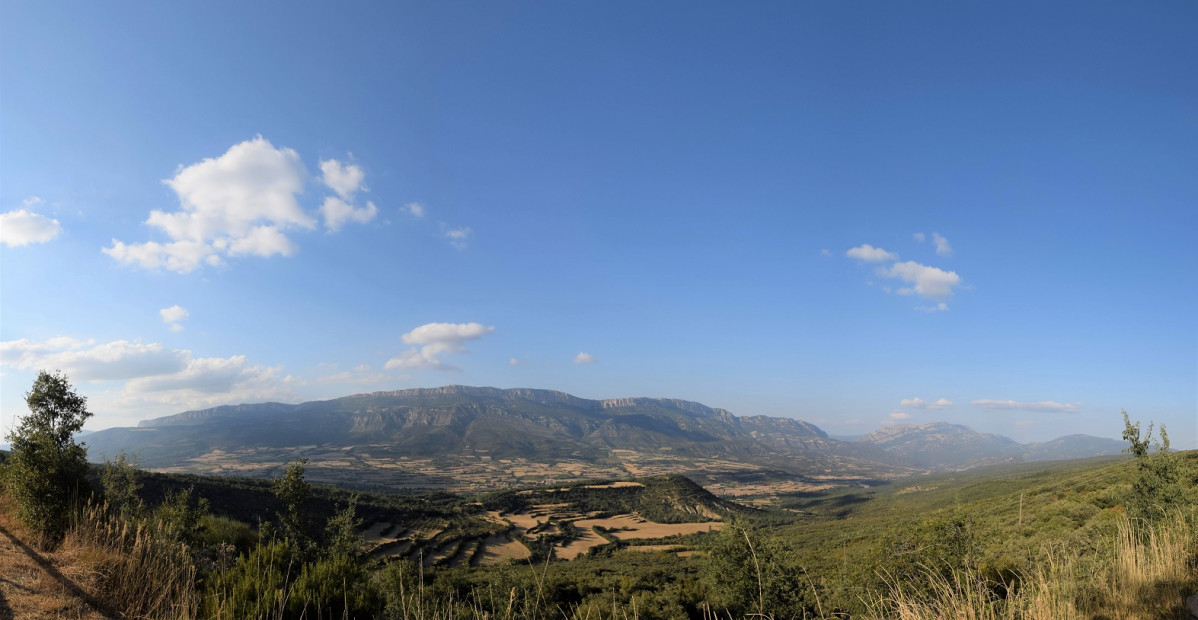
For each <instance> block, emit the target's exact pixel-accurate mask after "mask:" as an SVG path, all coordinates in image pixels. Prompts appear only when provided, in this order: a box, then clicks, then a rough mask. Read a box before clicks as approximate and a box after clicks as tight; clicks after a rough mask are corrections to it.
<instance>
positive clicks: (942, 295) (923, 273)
mask: <svg viewBox="0 0 1198 620" xmlns="http://www.w3.org/2000/svg"><path fill="white" fill-rule="evenodd" d="M877 274H878V275H879V276H881V277H883V278H897V279H899V280H902V281H903V282H906V283H908V284H913V285H914V286H911V287H905V288H900V289H898V291H897V292H898V294H900V295H919V296H921V297H925V298H927V299H931V300H932V301H937V302H943V301H945V300H946V299H948V298H949V297H952V295H953V289H954V288H956V287H959V286H961V276H959V275H957V272H955V271H945V270H943V269H940V268H937V267H929V266H927V265H921V264H919V263H917V262H915V261H910V260H909V261H906V262H902V263H895V264H893V265H891V266H890V267H879V268H878V270H877Z"/></svg>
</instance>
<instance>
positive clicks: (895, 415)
mask: <svg viewBox="0 0 1198 620" xmlns="http://www.w3.org/2000/svg"><path fill="white" fill-rule="evenodd" d="M910 417H911V414H909V413H907V412H906V411H899V410H898V409H895V410H894V411H891V412H890V419H891V420H907V419H909V418H910Z"/></svg>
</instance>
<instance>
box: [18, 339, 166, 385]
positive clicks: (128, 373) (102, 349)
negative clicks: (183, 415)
mask: <svg viewBox="0 0 1198 620" xmlns="http://www.w3.org/2000/svg"><path fill="white" fill-rule="evenodd" d="M189 356H190V353H189V352H187V351H173V350H170V349H166V348H164V347H163V346H162V345H160V344H156V343H150V344H142V343H140V342H129V341H127V340H115V341H113V342H108V343H105V344H96V343H95V341H92V340H76V339H74V338H63V337H59V338H51V339H50V340H45V341H41V342H38V341H31V340H26V339H21V340H10V341H8V342H3V343H0V364H2V365H4V366H8V367H12V368H16V369H18V370H37V369H59V370H62V371H63V372H65V373H66V374H67V375H69V376H70V377H71V378H72V379H76V380H80V381H121V380H125V379H132V378H134V377H142V376H147V375H159V374H167V373H173V372H178V371H180V370H182V369H183V368H184V367H185V366H186V364H187V359H188V357H189Z"/></svg>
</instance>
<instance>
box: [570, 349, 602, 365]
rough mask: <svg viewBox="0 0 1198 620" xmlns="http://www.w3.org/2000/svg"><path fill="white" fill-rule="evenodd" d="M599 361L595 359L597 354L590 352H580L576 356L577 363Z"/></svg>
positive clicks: (575, 361)
mask: <svg viewBox="0 0 1198 620" xmlns="http://www.w3.org/2000/svg"><path fill="white" fill-rule="evenodd" d="M597 361H599V360H597V359H595V356H594V355H591V354H590V353H582V352H579V353H578V355H575V356H574V363H575V364H594V363H595V362H597Z"/></svg>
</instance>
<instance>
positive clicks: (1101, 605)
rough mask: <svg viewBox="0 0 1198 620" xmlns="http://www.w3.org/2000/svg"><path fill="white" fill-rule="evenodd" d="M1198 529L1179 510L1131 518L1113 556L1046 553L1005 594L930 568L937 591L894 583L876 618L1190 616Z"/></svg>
mask: <svg viewBox="0 0 1198 620" xmlns="http://www.w3.org/2000/svg"><path fill="white" fill-rule="evenodd" d="M1196 534H1198V532H1196V531H1195V523H1194V519H1193V515H1189V516H1188V517H1187V515H1184V514H1182V513H1180V512H1178V513H1175V514H1174V515H1172V516H1171V517H1170V518H1169V519H1167V520H1165V521H1164V522H1162V523H1160V524H1158V525H1157V526H1155V527H1143V528H1138V529H1137V528H1136V527H1133V525H1132V524H1131V523H1130V522H1128V521H1127V520H1126V519H1124V520H1123V521H1122V522H1121V523H1120V524H1119V525H1118V529H1117V533H1116V535H1115V538H1114V540H1113V541H1111V547H1110V554H1109V555H1108V556H1106V557H1102V558H1092V557H1091V558H1081V557H1078V556H1076V555H1069V554H1066V553H1064V552H1061V551H1056V552H1051V553H1047V554H1046V557H1045V558H1044V559H1043V561H1042V562H1041V563H1040V564H1039V565H1038V566H1037V567H1036V568H1034V569H1032V570H1031V571H1029V572H1028V573H1026V574H1025V575H1024V576H1023V579H1022V585H1021V586H1020V587H1019V588H1018V589H1017V590H1014V591H1013V592H1012V594H1011V595H1009V596H1008V597H1007V598H1006V599H1005V600H1004V599H1000V598H999V597H997V596H996V595H995V594H994V593H993V591H992V589H991V588H990V587H989V586H990V584H988V583H987V582H986V581H985V580H984V579H982V578H981V577H980V576H978V575H977V574H975V573H970V572H964V571H958V572H954V573H953V575H952V577H951V579H950V578H946V577H943V576H941V575H940V574H939V573H935V572H931V571H930V572H929V576H930V581H931V584H932V594H931V595H930V596H920V595H918V594H915V593H912V592H910V591H908V589H906V588H904V586H903V584H901V583H893V582H892V583H891V584H890V591H889V593H888V595H886V596H882V597H879V598H877V599H876V600H875V601H873V602H872V604H871V615H872V616H873V617H875V618H895V619H898V620H923V619H929V618H951V619H957V620H1058V619H1061V618H1091V617H1092V618H1107V619H1109V620H1160V619H1167V618H1176V619H1179V620H1181V619H1184V618H1187V617H1188V614H1187V612H1186V611H1185V610H1184V608H1183V606H1184V602H1185V597H1186V596H1187V595H1188V594H1191V593H1193V592H1194V591H1195V590H1196V589H1198V568H1196V567H1195V565H1194V560H1195V558H1196V556H1198V544H1196V543H1198V536H1196Z"/></svg>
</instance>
